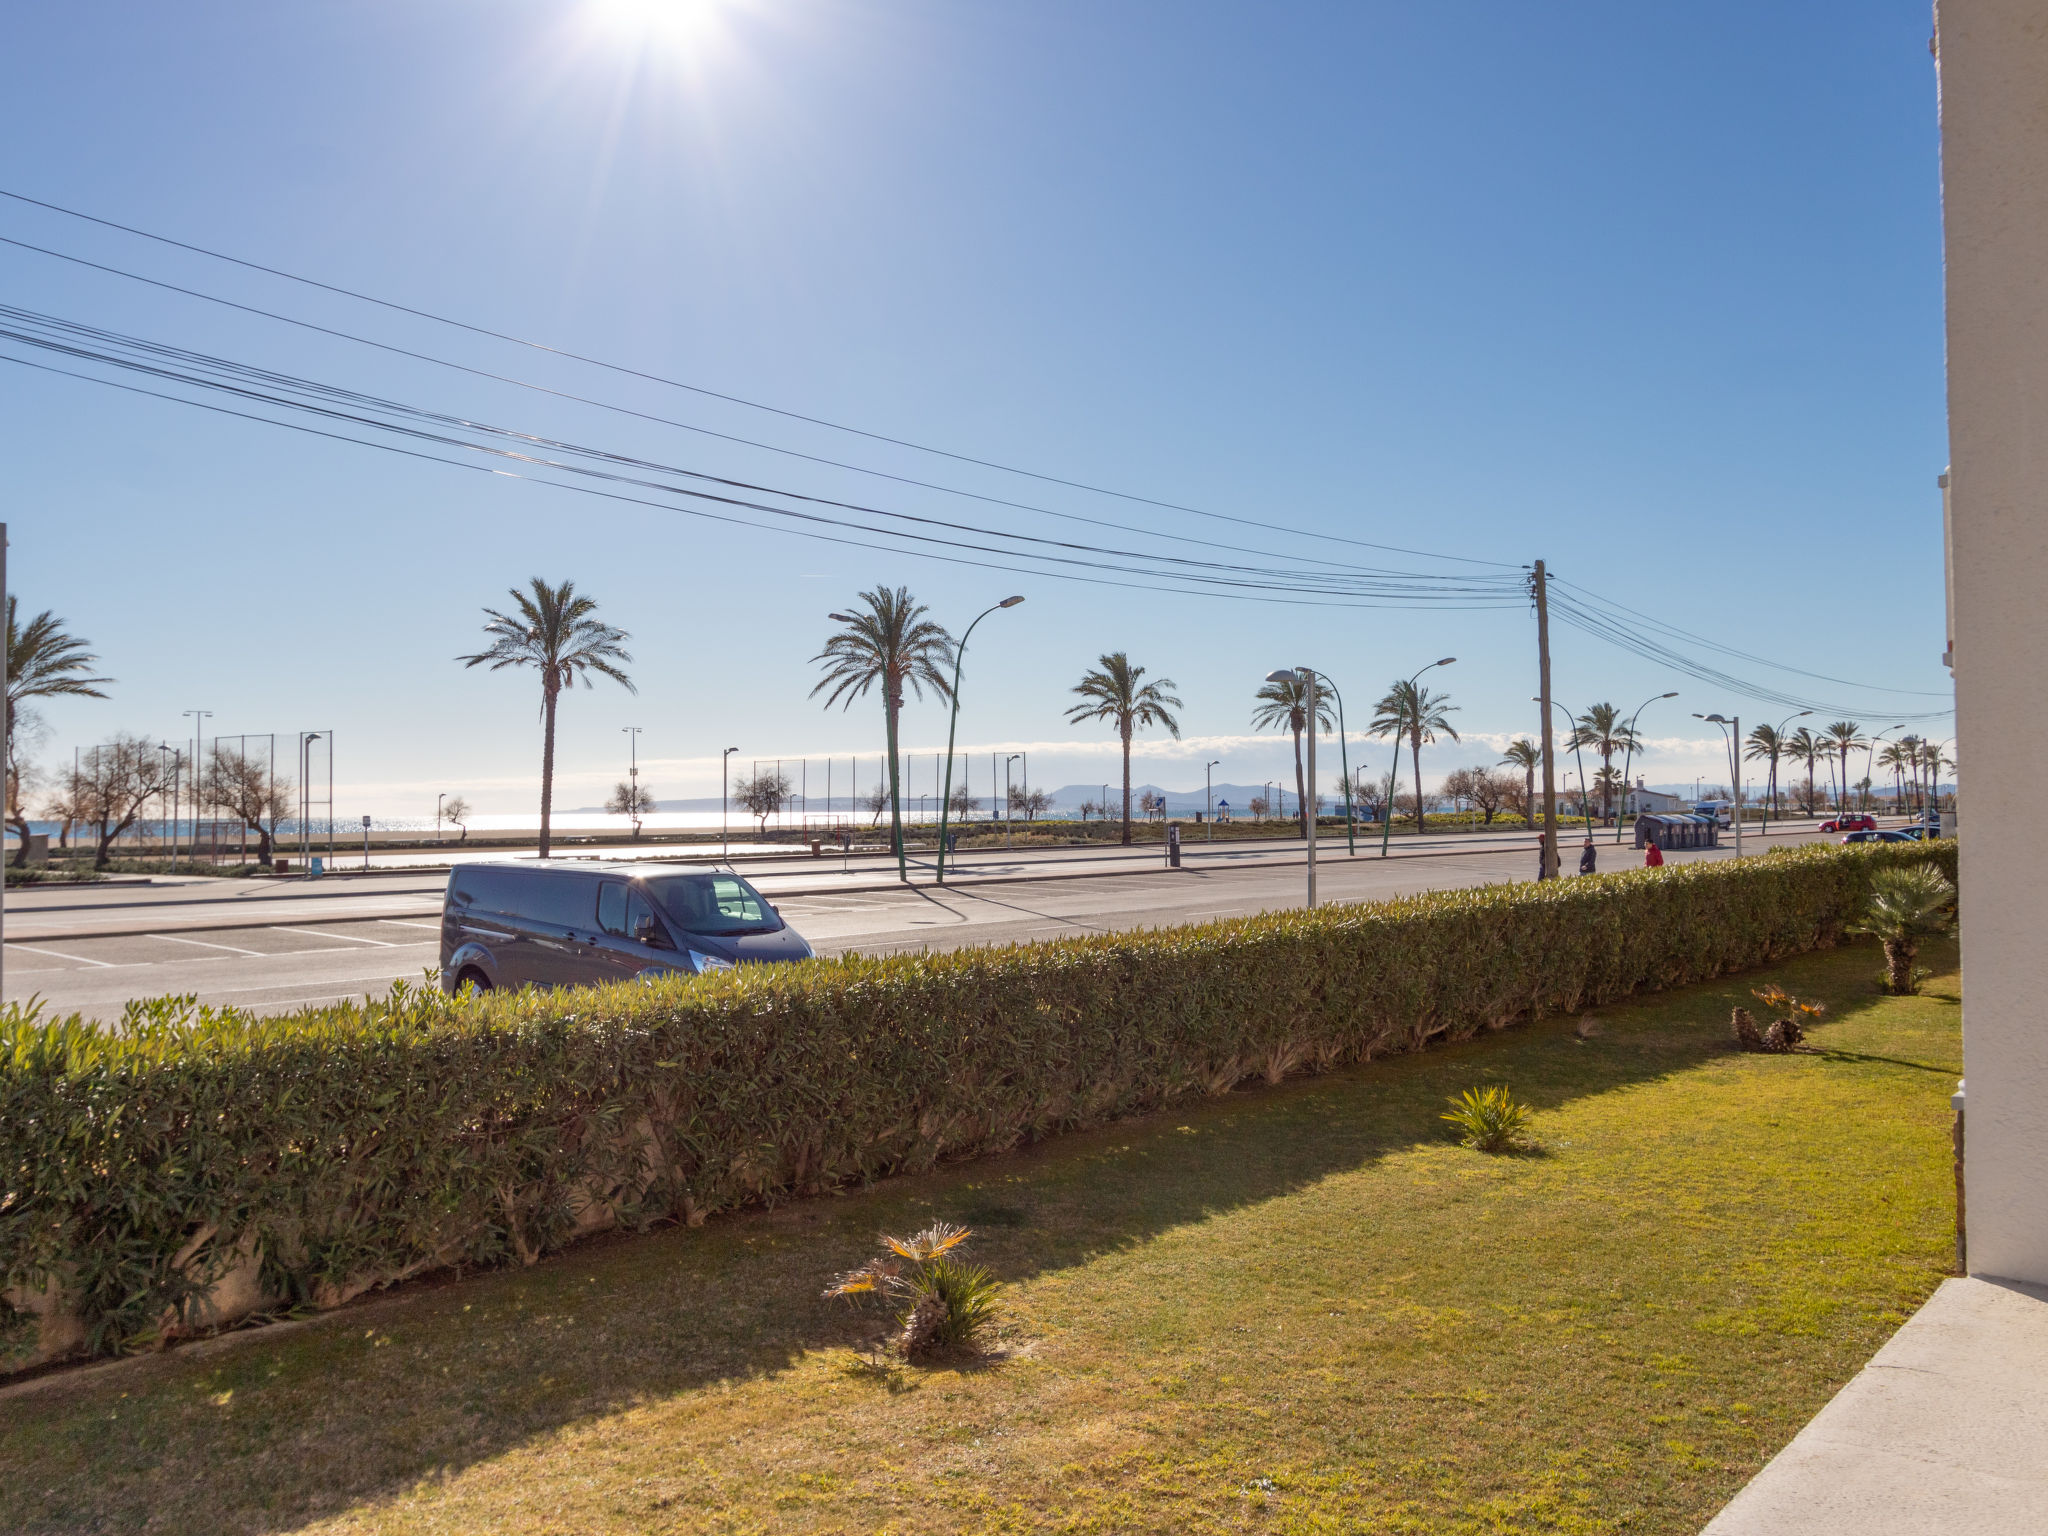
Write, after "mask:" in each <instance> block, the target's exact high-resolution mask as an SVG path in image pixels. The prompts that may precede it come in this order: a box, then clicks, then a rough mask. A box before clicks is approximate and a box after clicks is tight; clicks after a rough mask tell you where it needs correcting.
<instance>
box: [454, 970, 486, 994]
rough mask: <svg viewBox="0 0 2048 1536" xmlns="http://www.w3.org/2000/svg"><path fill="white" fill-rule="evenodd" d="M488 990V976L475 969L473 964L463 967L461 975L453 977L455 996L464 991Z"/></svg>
mask: <svg viewBox="0 0 2048 1536" xmlns="http://www.w3.org/2000/svg"><path fill="white" fill-rule="evenodd" d="M490 990H491V979H490V977H488V976H486V975H485V974H484V973H483V972H482V971H479V970H477V969H476V968H475V967H474V966H471V967H469V968H467V969H465V970H464V971H463V972H462V974H461V975H459V976H457V977H456V978H455V995H456V996H457V997H460V996H462V994H463V993H464V992H488V991H490Z"/></svg>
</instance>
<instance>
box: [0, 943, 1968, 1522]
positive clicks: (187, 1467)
mask: <svg viewBox="0 0 2048 1536" xmlns="http://www.w3.org/2000/svg"><path fill="white" fill-rule="evenodd" d="M1933 958H1935V959H1937V961H1938V962H1942V963H1950V962H1951V955H1950V953H1949V952H1948V951H1943V952H1942V953H1941V954H1939V955H1937V956H1935V957H1933ZM1867 973H1868V964H1867V957H1866V956H1864V955H1863V954H1861V953H1859V950H1858V949H1856V948H1849V949H1844V950H1837V951H1834V952H1830V953H1824V954H1816V955H1809V956H1805V957H1801V958H1799V959H1796V960H1793V961H1790V962H1787V963H1785V964H1782V965H1779V966H1776V967H1773V968H1772V969H1771V972H1770V974H1771V975H1772V977H1773V979H1774V980H1777V981H1779V982H1781V983H1782V984H1785V985H1787V986H1790V987H1792V988H1793V989H1794V990H1797V991H1803V992H1810V993H1812V994H1814V995H1819V996H1821V997H1823V998H1826V999H1827V1000H1828V1001H1829V1002H1830V1003H1831V1005H1832V1011H1831V1015H1830V1022H1829V1025H1826V1026H1823V1029H1826V1028H1829V1027H1833V1026H1834V1025H1838V1024H1839V1023H1841V1022H1843V1021H1845V1020H1847V1019H1850V1018H1853V1017H1855V1016H1856V1015H1858V1014H1860V1013H1862V1012H1864V1011H1866V1010H1867V1009H1868V1008H1869V1007H1871V1006H1874V1005H1875V1004H1877V1003H1878V1002H1880V1001H1882V1000H1883V999H1881V998H1880V997H1879V996H1878V994H1877V993H1876V992H1875V990H1874V989H1872V988H1870V987H1868V986H1867V985H1863V984H1862V983H1863V980H1864V978H1866V977H1867ZM1751 984H1752V978H1747V977H1729V978H1724V979H1722V980H1721V981H1719V982H1715V983H1710V984H1707V985H1703V986H1698V987H1692V988H1687V989H1684V990H1681V991H1677V992H1673V993H1669V994H1665V995H1663V996H1659V997H1652V998H1648V999H1645V1000H1643V1001H1640V1002H1636V1003H1631V1004H1625V1005H1615V1006H1610V1007H1607V1008H1603V1009H1601V1010H1599V1015H1600V1023H1601V1028H1600V1030H1599V1032H1598V1033H1596V1034H1594V1035H1592V1036H1591V1037H1590V1038H1588V1037H1584V1036H1582V1035H1580V1034H1579V1033H1577V1032H1576V1031H1575V1030H1574V1028H1573V1021H1572V1020H1570V1019H1568V1018H1557V1019H1552V1020H1548V1021H1545V1022H1543V1023H1539V1024H1536V1025H1533V1026H1529V1027H1526V1028H1520V1029H1515V1030H1510V1031H1507V1032H1505V1033H1503V1034H1499V1035H1494V1036H1489V1037H1486V1038H1483V1039H1479V1040H1474V1041H1467V1042H1463V1043H1459V1044H1455V1045H1448V1046H1442V1047H1438V1048H1436V1049H1433V1050H1430V1051H1428V1052H1425V1053H1422V1054H1419V1055H1413V1056H1401V1057H1392V1058H1387V1059H1383V1060H1380V1061H1375V1062H1371V1063H1367V1064H1364V1065H1361V1066H1358V1067H1353V1068H1348V1069H1345V1070H1342V1071H1339V1072H1335V1073H1332V1074H1330V1075H1329V1076H1327V1077H1322V1078H1315V1079H1305V1080H1295V1081H1292V1082H1290V1083H1287V1084H1284V1085H1282V1086H1280V1087H1278V1088H1260V1089H1254V1090H1250V1091H1245V1092H1239V1093H1235V1094H1231V1095H1228V1096H1226V1097H1222V1098H1217V1099H1208V1100H1194V1101H1184V1102H1182V1103H1180V1104H1177V1105H1175V1106H1172V1107H1170V1108H1168V1109H1166V1110H1164V1111H1161V1112H1160V1113H1158V1114H1155V1115H1152V1116H1150V1117H1147V1118H1145V1119H1143V1120H1137V1121H1129V1122H1124V1123H1122V1124H1118V1125H1113V1126H1109V1127H1106V1128H1102V1129H1099V1130H1094V1131H1088V1132H1081V1133H1075V1134H1072V1135H1069V1136H1065V1137H1062V1138H1059V1139H1057V1140H1055V1141H1051V1142H1047V1143H1044V1144H1042V1145H1040V1146H1038V1147H1035V1148H1032V1149H1029V1150H1026V1151H1023V1152H1019V1153H1015V1154H1011V1155H1007V1156H1003V1157H997V1158H990V1159H985V1160H982V1161H979V1162H976V1163H970V1164H961V1165H956V1166H953V1167H950V1168H946V1169H942V1170H940V1171H938V1172H935V1173H932V1174H929V1175H924V1176H919V1177H908V1178H902V1179H896V1180H892V1181H889V1182H887V1183H885V1184H882V1185H880V1186H877V1187H876V1188H873V1189H871V1190H867V1191H864V1192H858V1193H854V1194H849V1195H845V1196H841V1197H838V1198H823V1199H818V1200H812V1201H807V1202H802V1203H799V1204H794V1205H789V1206H784V1207H782V1208H780V1209H776V1210H772V1211H761V1212H754V1213H750V1214H746V1215H741V1216H737V1217H733V1218H729V1219H725V1220H721V1221H717V1222H714V1223H713V1224H712V1225H710V1226H708V1227H706V1228H702V1229H697V1230H678V1229H665V1230H661V1231H657V1232H653V1233H649V1234H644V1235H639V1236H616V1237H610V1238H605V1239H599V1240H596V1241H593V1242H590V1243H587V1244H585V1245H583V1246H581V1247H579V1248H577V1249H574V1250H571V1251H569V1252H567V1253H563V1254H560V1255H557V1256H555V1257H553V1258H550V1259H548V1260H546V1261H544V1262H542V1263H541V1264H539V1265H537V1266H535V1267H534V1268H532V1269H528V1270H523V1271H519V1272H516V1273H507V1272H499V1273H494V1274H489V1275H483V1276H478V1277H474V1278H471V1279H467V1280H462V1281H459V1282H454V1283H443V1284H438V1285H426V1286H418V1287H414V1288H412V1289H411V1290H409V1291H407V1292H402V1293H397V1294H394V1295H391V1296H387V1297H385V1298H382V1299H378V1300H373V1301H371V1302H369V1303H367V1304H365V1305H360V1306H357V1307H352V1308H348V1309H344V1310H343V1311H341V1312H338V1313H335V1314H331V1315H329V1316H327V1317H324V1318H322V1319H319V1320H316V1321H315V1322H313V1323H311V1324H309V1325H307V1326H304V1327H300V1328H295V1329H292V1330H290V1331H277V1332H275V1333H269V1334H266V1333H264V1332H261V1331H258V1332H253V1333H250V1334H247V1335H244V1336H242V1338H241V1339H240V1340H239V1341H223V1342H222V1343H220V1344H216V1345H212V1346H202V1347H199V1348H192V1349H186V1350H183V1351H177V1352H173V1353H171V1354H169V1355H166V1356H164V1357H162V1358H160V1359H156V1360H150V1361H140V1362H133V1363H130V1364H128V1365H125V1366H122V1367H119V1368H117V1369H115V1370H114V1371H111V1372H106V1373H100V1374H97V1375H93V1376H88V1377H81V1378H78V1379H75V1380H73V1381H70V1382H58V1383H53V1384H51V1385H49V1386H46V1387H44V1388H43V1389H41V1390H40V1391H38V1392H36V1393H35V1394H33V1395H29V1396H25V1397H20V1398H16V1399H15V1400H13V1401H11V1402H8V1403H6V1405H5V1418H6V1420H7V1422H8V1424H9V1428H8V1429H7V1430H6V1432H5V1434H4V1436H0V1528H4V1529H6V1530H9V1531H22V1532H30V1531H56V1530H76V1529H104V1530H127V1529H141V1528H143V1527H144V1526H145V1525H147V1526H148V1528H149V1529H151V1530H159V1531H184V1530H192V1531H200V1530H203V1531H206V1532H209V1533H213V1532H230V1531H248V1532H272V1531H286V1530H290V1529H293V1528H295V1527H297V1526H299V1525H302V1524H304V1523H305V1522H307V1521H308V1520H310V1519H313V1518H316V1517H318V1516H321V1515H324V1514H329V1513H332V1512H335V1511H336V1510H338V1509H342V1508H346V1507H348V1506H350V1505H353V1504H357V1503H360V1502H362V1501H365V1500H372V1499H377V1498H379V1497H384V1496H389V1495H392V1494H395V1493H398V1492H400V1491H401V1490H405V1489H408V1488H411V1487H414V1486H416V1485H417V1484H419V1483H420V1482H421V1480H422V1479H434V1478H438V1477H443V1476H447V1475H451V1474H454V1473H458V1472H460V1471H461V1470H462V1469H463V1468H465V1467H467V1466H470V1465H473V1464H475V1463H477V1462H480V1461H484V1460H487V1459H489V1458H491V1457H494V1456H496V1455H498V1454H500V1453H502V1452H504V1451H506V1450H508V1449H511V1448H513V1447H515V1446H519V1445H521V1444H523V1443H526V1442H528V1441H530V1440H532V1439H534V1438H535V1437H539V1436H545V1435H547V1434H549V1433H551V1432H554V1431H557V1430H561V1429H564V1428H568V1427H573V1426H575V1425H577V1424H579V1423H583V1422H587V1421H589V1420H591V1419H593V1418H596V1417H598V1416H601V1415H604V1414H607V1413H610V1412H613V1411H616V1410H619V1409H621V1408H624V1407H628V1406H633V1405H643V1404H650V1403H659V1402H661V1401H663V1400H665V1399H669V1398H672V1397H675V1396H677V1395H680V1394H685V1393H689V1392H691V1391H693V1390H697V1389H701V1388H704V1387H707V1386H715V1385H717V1384H719V1383H721V1382H738V1381H743V1380H747V1379H752V1378H758V1377H761V1376H764V1375H768V1374H772V1373H775V1372H778V1371H782V1370H785V1369H787V1368H789V1367H790V1366H792V1365H793V1364H794V1363H796V1362H797V1361H799V1360H800V1359H801V1358H802V1357H803V1356H804V1355H805V1354H807V1353H809V1352H813V1351H818V1350H841V1349H843V1350H848V1351H861V1350H867V1349H870V1348H871V1347H872V1345H873V1343H874V1341H875V1339H876V1337H877V1323H876V1319H875V1316H874V1314H873V1313H872V1312H871V1311H870V1312H855V1311H851V1310H849V1309H848V1308H847V1307H846V1306H845V1304H844V1303H843V1302H830V1301H827V1300H826V1299H825V1298H824V1297H823V1296H822V1295H821V1294H820V1293H821V1291H822V1288H823V1286H824V1285H825V1283H826V1281H827V1280H828V1279H829V1278H830V1277H831V1276H832V1275H833V1274H835V1273H837V1272H840V1271H843V1270H846V1269H848V1268H851V1267H852V1266H853V1265H854V1264H856V1263H858V1262H859V1261H860V1260H861V1259H863V1258H865V1257H866V1256H868V1254H869V1253H870V1252H871V1251H872V1248H873V1242H874V1237H875V1234H876V1233H877V1232H878V1231H882V1232H894V1233H903V1232H908V1231H914V1230H916V1229H917V1228H919V1227H922V1226H924V1225H927V1224H928V1223H929V1222H930V1221H931V1220H933V1219H934V1218H940V1219H947V1220H953V1221H959V1222H961V1223H963V1224H966V1225H970V1226H973V1227H975V1228H976V1229H977V1230H976V1239H975V1246H974V1250H973V1258H974V1260H975V1261H976V1262H979V1263H983V1264H986V1265H988V1266H989V1267H990V1268H991V1269H992V1270H993V1271H994V1272H995V1273H996V1274H998V1275H1000V1276H1002V1277H1003V1278H1004V1279H1005V1280H1021V1279H1025V1278H1028V1277H1030V1276H1033V1275H1036V1274H1040V1273H1044V1272H1047V1271H1051V1270H1057V1269H1061V1268H1065V1267H1069V1266H1074V1265H1079V1264H1082V1263H1085V1262H1087V1261H1088V1260H1090V1259H1092V1258H1095V1257H1097V1256H1100V1255H1103V1254H1107V1253H1112V1252H1115V1251H1117V1250H1119V1249H1123V1248H1128V1247H1133V1246H1136V1245H1138V1244H1142V1243H1144V1242H1146V1241H1148V1240H1149V1239H1151V1238H1153V1237H1155V1236H1156V1235H1158V1234H1159V1233H1161V1232H1164V1231H1166V1230H1168V1229H1170V1228H1172V1227H1175V1226H1178V1225H1181V1224H1183V1223H1187V1222H1194V1221H1201V1220H1204V1219H1206V1218H1209V1217H1212V1216H1216V1215H1221V1214H1224V1213H1228V1212H1231V1211H1233V1210H1238V1209H1241V1208H1244V1207H1246V1206H1250V1205H1254V1204H1257V1203H1259V1202H1262V1201H1267V1200H1271V1199H1274V1198H1276V1197H1279V1196H1284V1195H1287V1194H1289V1193H1291V1192H1294V1191H1298V1190H1301V1189H1303V1188H1305V1187H1307V1186H1309V1185H1312V1184H1314V1183H1316V1182H1317V1181H1319V1180H1322V1179H1324V1178H1327V1177H1330V1176H1332V1175H1335V1174H1340V1173H1346V1172H1349V1171H1352V1170H1355V1169H1358V1168H1361V1167H1364V1166H1367V1165H1369V1164H1371V1163H1373V1162H1374V1161H1376V1160H1378V1159H1381V1158H1384V1157H1386V1156H1388V1155H1390V1154H1393V1153H1397V1152H1400V1151H1404V1150H1407V1149H1410V1148H1413V1147H1416V1146H1418V1145H1423V1144H1429V1145H1445V1144H1448V1143H1450V1142H1451V1141H1452V1139H1453V1137H1454V1135H1455V1133H1454V1132H1453V1131H1452V1129H1451V1127H1449V1126H1447V1125H1446V1124H1444V1122H1443V1121H1442V1120H1441V1119H1440V1118H1439V1116H1440V1115H1441V1113H1442V1111H1443V1109H1444V1108H1445V1106H1446V1102H1447V1100H1449V1099H1450V1098H1451V1096H1452V1095H1453V1094H1455V1093H1457V1092H1459V1091H1460V1090H1462V1089H1464V1088H1467V1087H1470V1086H1473V1085H1474V1084H1475V1083H1480V1084H1484V1083H1489V1082H1506V1083H1510V1084H1511V1085H1512V1087H1513V1089H1514V1092H1515V1094H1516V1096H1517V1097H1518V1098H1520V1099H1522V1100H1524V1101H1526V1102H1527V1103H1529V1104H1530V1105H1532V1106H1534V1107H1535V1108H1537V1109H1539V1110H1548V1109H1554V1108H1556V1107H1558V1106H1560V1105H1563V1104H1566V1103H1568V1102H1570V1101H1572V1100H1574V1099H1577V1098H1581V1097H1584V1096H1588V1095H1597V1094H1602V1093H1607V1092H1611V1091H1615V1090H1622V1089H1627V1088H1629V1087H1631V1086H1634V1085H1638V1084H1642V1083H1646V1082H1651V1081H1656V1080H1659V1079H1664V1078H1668V1077H1671V1076H1673V1075H1676V1074H1682V1073H1687V1072H1691V1071H1694V1070H1698V1069H1700V1068H1702V1067H1704V1066H1706V1065H1708V1064H1710V1063H1713V1062H1715V1061H1717V1060H1720V1059H1722V1058H1726V1057H1729V1056H1731V1055H1732V1054H1734V1051H1733V1045H1732V1042H1731V1041H1730V1039H1729V1036H1728V1014H1729V1010H1730V1008H1731V1007H1732V1006H1734V1005H1735V1004H1737V1003H1741V1002H1745V1001H1747V1000H1748V998H1749V987H1750V985H1751ZM1784 1060H1786V1061H1787V1062H1788V1063H1791V1062H1795V1061H1803V1062H1804V1063H1805V1065H1806V1067H1807V1069H1809V1070H1810V1069H1828V1068H1843V1069H1847V1070H1855V1071H1882V1070H1887V1069H1891V1068H1906V1069H1910V1070H1915V1071H1941V1070H1949V1069H1944V1068H1940V1067H1936V1066H1933V1065H1931V1064H1929V1063H1925V1062H1913V1061H1901V1060H1896V1059H1893V1058H1888V1057H1882V1056H1869V1055H1863V1054H1860V1053H1856V1052H1850V1051H1823V1052H1821V1053H1820V1059H1818V1060H1816V1058H1815V1056H1813V1055H1806V1056H1804V1057H1787V1058H1784ZM1472 1155H1473V1156H1475V1157H1477V1156H1481V1155H1482V1154H1478V1153H1474V1154H1472ZM1523 1155H1533V1156H1536V1157H1541V1156H1543V1155H1545V1154H1544V1153H1543V1152H1542V1151H1541V1149H1540V1148H1538V1149H1536V1150H1535V1151H1534V1152H1533V1153H1530V1154H1523ZM999 1364H1000V1362H991V1363H984V1364H983V1365H982V1367H981V1368H991V1366H994V1367H996V1368H999ZM969 1368H974V1367H973V1365H972V1363H970V1362H961V1361H954V1362H940V1363H937V1364H935V1365H933V1366H930V1367H906V1366H900V1365H891V1366H875V1365H869V1364H865V1363H862V1362H860V1361H859V1360H858V1358H857V1357H855V1358H853V1359H850V1360H849V1361H848V1362H847V1363H846V1364H845V1365H844V1366H843V1369H844V1370H847V1371H854V1372H856V1373H858V1379H861V1380H864V1381H872V1382H873V1383H874V1384H875V1385H876V1386H878V1387H880V1388H882V1389H884V1390H886V1391H888V1392H890V1393H902V1392H914V1391H917V1390H919V1389H920V1387H921V1385H922V1384H923V1382H924V1381H926V1380H928V1379H930V1377H929V1376H928V1374H927V1373H928V1372H930V1371H938V1372H947V1371H958V1370H962V1369H969Z"/></svg>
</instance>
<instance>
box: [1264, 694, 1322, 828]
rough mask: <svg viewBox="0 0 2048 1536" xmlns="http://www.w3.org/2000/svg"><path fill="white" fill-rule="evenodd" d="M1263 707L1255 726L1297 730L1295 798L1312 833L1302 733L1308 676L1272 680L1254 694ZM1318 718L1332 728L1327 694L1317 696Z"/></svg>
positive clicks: (1306, 721)
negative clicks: (1281, 680) (1303, 761)
mask: <svg viewBox="0 0 2048 1536" xmlns="http://www.w3.org/2000/svg"><path fill="white" fill-rule="evenodd" d="M1253 697H1254V698H1256V699H1257V700H1258V701H1259V707H1258V708H1257V709H1255V710H1253V711H1252V729H1253V730H1255V731H1263V730H1269V729H1270V730H1289V731H1292V732H1293V733H1294V798H1295V799H1296V800H1298V801H1300V802H1301V805H1302V808H1303V809H1302V813H1301V835H1302V836H1303V837H1306V836H1308V810H1307V807H1308V780H1307V779H1306V778H1304V777H1303V775H1302V771H1301V733H1302V732H1303V731H1304V730H1305V729H1307V727H1308V679H1306V678H1305V677H1303V676H1302V675H1301V674H1300V673H1299V672H1297V673H1295V674H1294V675H1293V677H1291V678H1290V679H1289V680H1288V681H1286V682H1284V683H1273V682H1269V683H1267V684H1266V686H1265V687H1263V688H1261V689H1260V690H1259V691H1258V692H1257V693H1256V694H1254V695H1253ZM1316 721H1317V723H1318V724H1319V725H1320V726H1321V727H1322V728H1323V729H1324V730H1326V731H1327V730H1330V729H1332V724H1331V719H1330V701H1329V696H1328V694H1327V693H1321V694H1318V695H1317V697H1316Z"/></svg>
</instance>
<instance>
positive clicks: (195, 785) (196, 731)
mask: <svg viewBox="0 0 2048 1536" xmlns="http://www.w3.org/2000/svg"><path fill="white" fill-rule="evenodd" d="M185 718H186V719H187V720H190V721H191V722H192V867H193V868H194V869H197V868H198V867H199V754H200V751H201V746H200V742H201V740H202V738H203V737H204V735H205V731H206V722H207V721H208V720H211V719H212V718H213V711H212V710H210V709H188V710H186V711H185Z"/></svg>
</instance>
